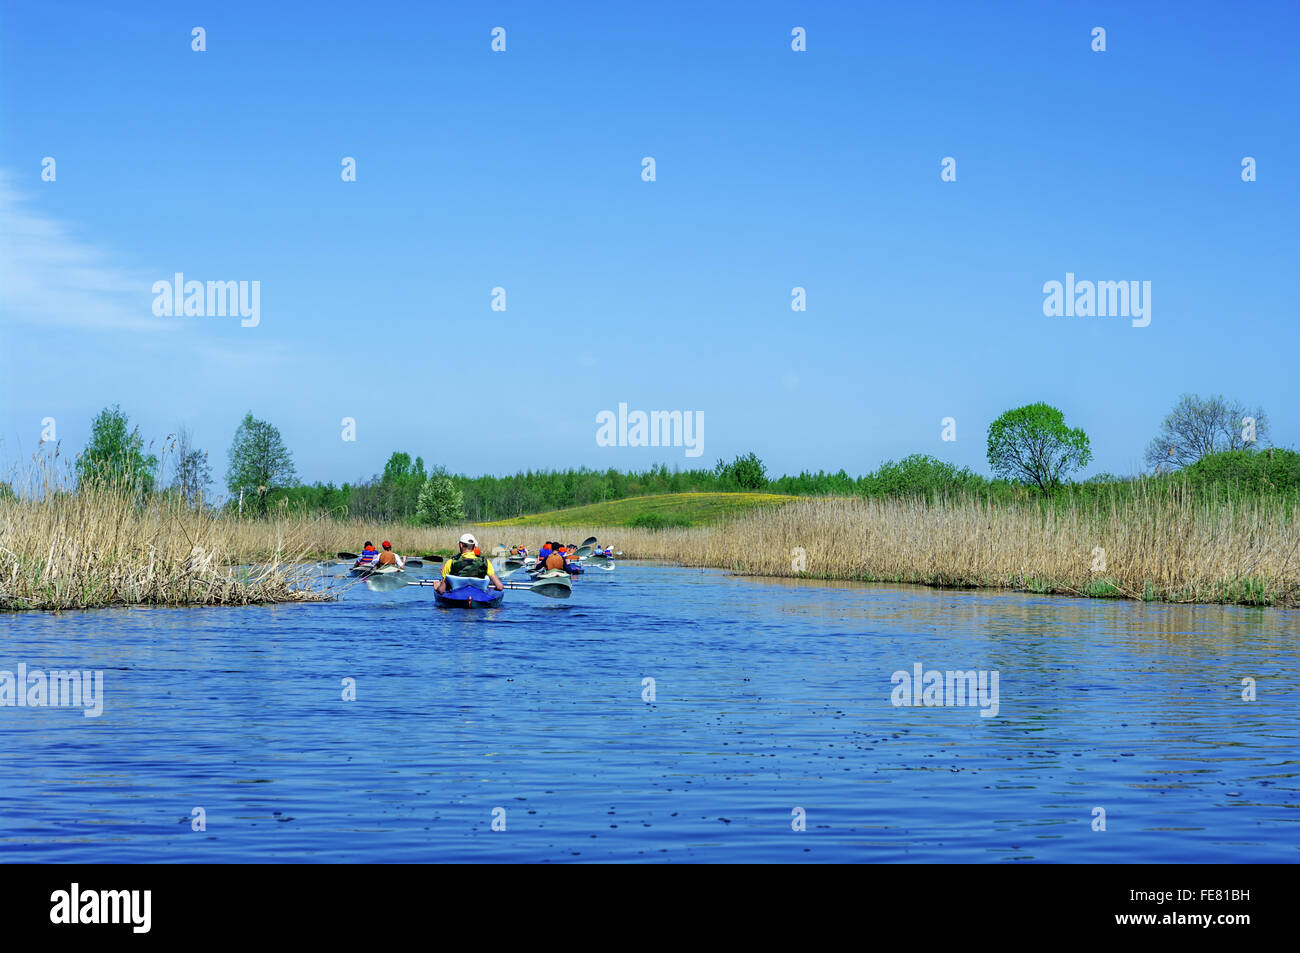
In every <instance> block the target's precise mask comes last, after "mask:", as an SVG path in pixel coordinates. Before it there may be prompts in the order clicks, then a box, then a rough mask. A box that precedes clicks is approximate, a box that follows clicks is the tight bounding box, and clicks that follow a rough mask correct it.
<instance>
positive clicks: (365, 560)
mask: <svg viewBox="0 0 1300 953" xmlns="http://www.w3.org/2000/svg"><path fill="white" fill-rule="evenodd" d="M378 558H379V552H378V550H376V549H375V544H374V543H372V542H371V541H370V540H366V548H365V549H363V550H361V555H360V556H358V557H357V561H356V562H354V563H353V564H352V565H353V566H354V567H356V566H373V565H374V564H375V560H377V559H378Z"/></svg>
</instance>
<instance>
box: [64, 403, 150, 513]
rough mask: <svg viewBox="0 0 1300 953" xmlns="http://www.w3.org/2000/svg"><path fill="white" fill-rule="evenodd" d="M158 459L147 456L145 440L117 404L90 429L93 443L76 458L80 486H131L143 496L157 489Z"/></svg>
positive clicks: (105, 411) (103, 414)
mask: <svg viewBox="0 0 1300 953" xmlns="http://www.w3.org/2000/svg"><path fill="white" fill-rule="evenodd" d="M157 470H158V458H157V457H156V456H155V455H154V454H152V453H150V454H146V453H145V452H144V438H142V437H141V436H140V429H139V428H138V427H135V428H133V427H131V424H130V421H128V420H127V417H126V414H124V413H123V412H122V408H121V407H119V406H118V405H117V404H114V405H113V406H112V407H106V408H104V409H103V410H101V411H100V412H99V415H98V416H97V417H96V418H95V419H94V421H93V422H92V423H91V425H90V442H89V443H88V444H86V449H85V450H83V451H81V454H80V456H78V457H77V463H76V472H77V486H78V488H84V487H86V486H87V485H88V483H89V482H92V481H93V482H106V483H113V484H117V485H129V486H131V487H132V488H134V489H136V490H138V491H140V492H141V493H148V492H149V491H151V490H152V489H153V486H154V474H155V473H156V472H157Z"/></svg>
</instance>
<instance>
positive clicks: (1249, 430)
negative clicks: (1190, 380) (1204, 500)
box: [1145, 394, 1268, 473]
mask: <svg viewBox="0 0 1300 953" xmlns="http://www.w3.org/2000/svg"><path fill="white" fill-rule="evenodd" d="M1252 437H1253V438H1254V439H1251V438H1252ZM1266 446H1268V415H1267V414H1265V413H1264V409H1263V408H1262V407H1256V408H1255V409H1254V410H1250V409H1248V408H1247V407H1246V406H1245V405H1244V404H1242V403H1240V402H1238V401H1229V400H1225V399H1224V397H1223V395H1221V394H1215V395H1214V396H1212V397H1209V398H1206V399H1202V398H1201V397H1198V396H1197V395H1196V394H1184V395H1183V396H1182V397H1180V398H1179V400H1178V403H1177V404H1176V405H1175V407H1174V409H1173V411H1172V412H1171V413H1170V414H1169V416H1168V417H1166V418H1165V420H1164V423H1163V424H1161V426H1160V434H1159V435H1158V436H1157V437H1156V438H1155V439H1154V440H1152V441H1151V444H1150V445H1149V446H1148V447H1147V450H1146V456H1145V459H1146V464H1147V466H1149V467H1151V468H1153V469H1154V470H1156V471H1158V472H1160V473H1168V472H1170V471H1171V470H1178V469H1181V468H1182V467H1186V466H1190V465H1191V464H1193V463H1195V462H1196V461H1197V460H1199V459H1201V457H1203V456H1205V455H1206V454H1209V453H1221V452H1223V451H1225V450H1249V449H1253V448H1256V447H1266Z"/></svg>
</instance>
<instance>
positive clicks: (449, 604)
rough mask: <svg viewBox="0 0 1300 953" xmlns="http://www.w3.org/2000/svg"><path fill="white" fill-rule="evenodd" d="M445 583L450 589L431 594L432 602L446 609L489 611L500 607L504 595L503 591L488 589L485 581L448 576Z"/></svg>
mask: <svg viewBox="0 0 1300 953" xmlns="http://www.w3.org/2000/svg"><path fill="white" fill-rule="evenodd" d="M447 582H448V583H449V584H450V586H451V588H450V589H448V590H447V591H446V592H435V593H434V594H433V601H434V602H436V603H437V604H438V605H440V606H442V607H444V608H447V609H490V608H492V607H493V606H498V605H500V604H501V600H502V599H503V598H505V594H506V593H505V590H504V589H492V588H490V587H489V586H488V581H487V580H486V579H474V578H471V577H468V576H448V577H447Z"/></svg>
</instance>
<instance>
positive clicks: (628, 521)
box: [481, 493, 799, 529]
mask: <svg viewBox="0 0 1300 953" xmlns="http://www.w3.org/2000/svg"><path fill="white" fill-rule="evenodd" d="M797 499H799V497H797V496H788V495H786V494H783V493H657V494H655V495H653V496H632V497H628V498H627V499H625V500H614V501H612V502H609V503H590V504H588V505H586V506H572V507H569V508H567V509H563V510H551V511H549V512H546V513H531V514H529V515H528V516H519V517H516V518H515V519H509V520H497V521H496V522H492V523H483V524H481V525H483V526H640V527H644V528H646V529H663V528H667V527H677V526H709V525H711V524H713V523H719V522H722V521H724V520H727V519H730V518H732V517H734V516H739V515H741V514H742V513H746V512H748V511H750V510H753V509H755V508H757V507H764V506H780V505H782V504H783V503H790V502H792V501H794V500H797Z"/></svg>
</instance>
